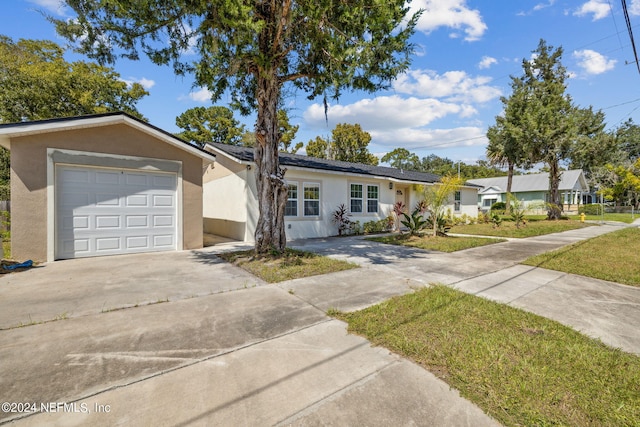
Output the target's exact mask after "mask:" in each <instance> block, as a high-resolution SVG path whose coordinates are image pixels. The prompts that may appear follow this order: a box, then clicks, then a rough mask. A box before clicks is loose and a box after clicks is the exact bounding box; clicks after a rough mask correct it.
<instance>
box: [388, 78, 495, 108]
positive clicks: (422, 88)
mask: <svg viewBox="0 0 640 427" xmlns="http://www.w3.org/2000/svg"><path fill="white" fill-rule="evenodd" d="M490 82H491V77H486V76H479V77H471V76H469V75H468V74H467V73H466V72H465V71H447V72H446V73H444V74H437V73H436V72H435V71H432V70H411V71H409V72H408V73H406V74H403V75H401V76H400V77H398V79H397V80H396V81H395V82H394V83H393V88H394V89H395V90H396V92H400V93H404V94H408V95H414V96H421V97H435V98H446V99H447V100H448V101H464V102H467V103H472V102H477V103H484V102H488V101H491V100H492V99H494V98H497V97H499V96H500V95H501V94H502V93H501V92H500V89H498V88H496V87H493V86H489V85H488V83H490Z"/></svg>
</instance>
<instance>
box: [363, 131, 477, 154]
mask: <svg viewBox="0 0 640 427" xmlns="http://www.w3.org/2000/svg"><path fill="white" fill-rule="evenodd" d="M370 133H371V138H372V141H374V142H375V143H376V144H377V145H380V146H387V147H389V148H396V147H398V146H402V147H403V148H406V149H407V150H421V149H423V150H437V149H446V148H453V147H471V146H482V145H485V144H487V138H486V134H485V133H486V132H485V130H484V129H482V128H479V127H459V128H452V129H415V128H402V129H396V130H393V131H372V132H370Z"/></svg>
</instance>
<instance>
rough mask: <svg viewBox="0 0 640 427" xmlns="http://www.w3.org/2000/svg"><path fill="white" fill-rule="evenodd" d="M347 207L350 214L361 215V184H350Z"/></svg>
mask: <svg viewBox="0 0 640 427" xmlns="http://www.w3.org/2000/svg"><path fill="white" fill-rule="evenodd" d="M350 188H351V191H350V193H351V194H350V196H349V205H350V212H351V213H362V196H363V194H362V184H351V186H350Z"/></svg>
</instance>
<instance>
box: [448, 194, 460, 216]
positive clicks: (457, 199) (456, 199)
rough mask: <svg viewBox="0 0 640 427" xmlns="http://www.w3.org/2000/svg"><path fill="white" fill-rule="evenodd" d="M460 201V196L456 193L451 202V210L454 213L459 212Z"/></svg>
mask: <svg viewBox="0 0 640 427" xmlns="http://www.w3.org/2000/svg"><path fill="white" fill-rule="evenodd" d="M449 194H451V193H449ZM461 200H462V194H460V192H459V191H456V193H455V196H454V202H453V210H454V211H456V212H460V202H461Z"/></svg>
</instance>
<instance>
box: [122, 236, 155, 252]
mask: <svg viewBox="0 0 640 427" xmlns="http://www.w3.org/2000/svg"><path fill="white" fill-rule="evenodd" d="M149 240H150V238H149V236H130V237H127V238H126V239H125V241H126V244H127V249H148V248H149V247H150V246H149Z"/></svg>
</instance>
